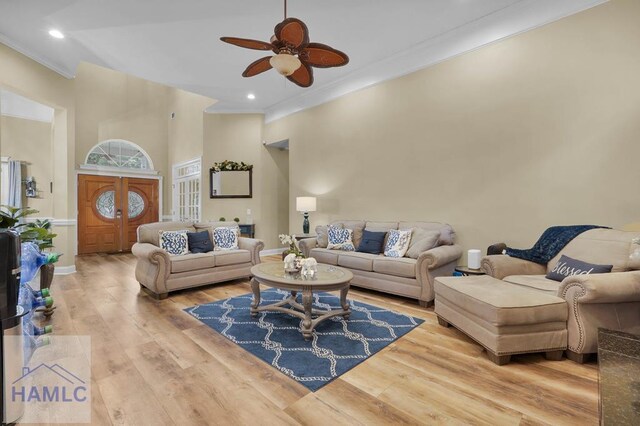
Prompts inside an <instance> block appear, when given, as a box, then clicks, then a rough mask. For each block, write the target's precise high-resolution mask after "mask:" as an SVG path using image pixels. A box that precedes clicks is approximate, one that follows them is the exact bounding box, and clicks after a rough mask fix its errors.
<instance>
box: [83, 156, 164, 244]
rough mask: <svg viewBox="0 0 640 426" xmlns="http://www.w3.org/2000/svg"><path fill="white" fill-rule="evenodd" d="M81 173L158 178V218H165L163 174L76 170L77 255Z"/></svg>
mask: <svg viewBox="0 0 640 426" xmlns="http://www.w3.org/2000/svg"><path fill="white" fill-rule="evenodd" d="M79 175H94V176H113V177H120V178H123V177H134V178H142V179H156V180H158V220H159V221H161V222H162V220H163V219H164V217H163V215H162V212H163V205H162V204H163V198H164V197H163V193H164V179H163V178H162V176H160V175H158V174H152V173H148V172H147V173H136V172H129V171H121V172H116V171H112V170H99V169H97V170H93V169H86V170H82V169H80V170H76V173H75V179H74V180H75V182H74V184H73V189H74V199H73V203H74V204H75V208H76V226H74V233H75V242H76V244H75V246H74V249H75V250H74V253H73V254H74V256H76V255H77V254H78V251H79V250H78V249H79V246H80V243H79V241H78V225H77V224H78V215H79V211H78V176H79Z"/></svg>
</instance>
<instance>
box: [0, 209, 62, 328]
mask: <svg viewBox="0 0 640 426" xmlns="http://www.w3.org/2000/svg"><path fill="white" fill-rule="evenodd" d="M36 213H38V210H35V209H30V208H19V207H12V206H2V208H0V228H9V229H13V230H15V231H16V232H17V233H18V234H19V235H20V241H21V242H23V243H25V242H33V243H35V244H37V245H38V248H40V250H45V249H51V248H53V239H54V238H55V237H56V236H57V234H54V233H52V232H51V222H50V221H49V220H48V219H42V220H41V219H36V220H35V221H33V222H29V223H20V221H21V219H23V218H26V217H27V216H29V215H32V214H36ZM59 256H60V255H59V254H58V253H53V252H49V253H48V254H47V257H48V260H49V262H48V263H47V264H46V265H43V266H42V267H41V268H40V289H41V290H42V289H44V288H50V287H51V282H52V281H53V274H54V272H55V265H54V263H55V262H57V261H58V257H59ZM52 313H53V309H52V308H47V310H46V311H45V315H46V316H50V315H51V314H52Z"/></svg>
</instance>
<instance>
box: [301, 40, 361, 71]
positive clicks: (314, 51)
mask: <svg viewBox="0 0 640 426" xmlns="http://www.w3.org/2000/svg"><path fill="white" fill-rule="evenodd" d="M298 56H299V57H300V60H303V61H305V62H306V63H308V64H309V65H311V66H312V67H316V68H331V67H341V66H343V65H347V64H348V63H349V57H348V56H347V55H346V54H345V53H343V52H341V51H339V50H336V49H334V48H333V47H330V46H327V45H326V44H322V43H309V44H308V45H307V46H306V47H305V48H303V49H302V50H301V51H300V54H299V55H298Z"/></svg>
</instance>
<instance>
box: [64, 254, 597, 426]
mask: <svg viewBox="0 0 640 426" xmlns="http://www.w3.org/2000/svg"><path fill="white" fill-rule="evenodd" d="M271 259H273V258H271ZM268 260H269V259H268ZM134 264H135V259H134V257H133V256H132V255H110V256H98V255H94V256H85V257H80V258H78V261H77V266H78V272H77V273H76V274H73V275H69V276H64V277H62V276H57V277H56V278H55V280H54V284H53V287H52V292H53V296H54V298H55V301H56V305H57V306H58V309H57V310H56V312H55V314H54V315H53V317H52V320H51V323H52V324H53V325H54V327H55V333H56V334H87V335H91V336H92V342H93V345H92V346H93V349H92V363H93V367H92V371H93V379H92V384H93V387H92V391H93V417H92V418H93V423H94V424H128V425H162V424H176V425H189V424H194V425H203V424H264V425H271V424H349V425H356V424H366V425H373V424H393V425H395V424H491V425H502V424H505V425H518V424H520V425H540V424H550V425H560V424H572V425H587V424H597V416H598V390H597V366H596V364H595V363H592V364H587V365H579V364H575V363H573V362H571V361H568V360H563V361H555V362H554V361H546V360H545V359H544V358H543V357H542V356H540V355H528V356H520V357H514V360H513V361H512V362H511V364H509V365H507V366H503V367H499V366H496V365H494V364H492V363H491V362H489V361H488V360H487V357H486V354H485V353H484V352H483V351H482V349H481V348H480V347H479V346H478V345H477V344H475V343H474V342H473V341H471V340H470V339H469V338H467V337H465V336H464V335H463V334H462V333H460V332H458V331H457V330H455V329H454V328H444V327H441V326H439V325H438V324H437V320H436V316H435V315H434V313H433V310H432V309H423V308H421V307H419V306H418V304H417V303H415V302H413V301H411V300H407V299H403V298H396V297H391V296H387V295H383V294H380V293H375V292H366V291H358V290H353V291H352V292H350V296H351V297H352V298H354V299H357V300H361V301H364V302H367V303H371V304H374V305H378V306H382V307H385V308H388V309H393V310H396V311H400V312H405V313H408V314H411V315H414V316H417V317H420V318H423V319H424V320H425V322H424V324H422V325H421V326H420V327H418V328H417V329H415V330H413V331H412V332H411V333H409V334H408V335H406V336H404V337H402V338H401V339H399V340H398V341H396V342H395V343H393V344H391V345H389V346H388V347H387V348H385V349H383V350H382V351H381V352H379V353H378V354H376V355H374V356H372V357H371V358H369V359H368V360H367V361H365V362H364V363H362V364H360V365H359V366H357V367H355V368H354V369H352V370H351V371H349V372H347V373H346V374H344V375H342V376H341V377H340V378H339V379H337V380H335V381H333V382H332V383H330V384H329V385H327V386H325V387H324V388H322V389H320V390H319V391H317V392H315V393H312V392H310V391H308V390H307V389H306V388H305V387H304V386H302V385H300V384H298V383H297V382H295V381H294V380H291V379H289V378H287V377H286V376H284V375H283V374H281V373H280V372H278V371H277V370H275V369H274V368H272V367H271V366H269V365H267V364H265V363H264V362H262V361H261V360H259V359H257V358H255V357H253V356H252V355H251V354H249V353H248V352H246V351H245V350H243V349H242V348H240V347H238V346H236V345H235V344H233V343H231V342H230V341H228V340H227V339H225V338H224V337H222V336H221V335H219V334H218V333H216V332H215V331H213V330H211V329H210V328H209V327H207V326H205V325H203V324H202V323H201V322H199V321H198V320H196V319H194V318H193V317H191V316H190V315H188V314H186V313H184V312H182V309H183V308H185V307H189V306H193V305H195V304H198V303H200V304H201V303H206V302H211V301H214V300H218V299H222V298H227V297H230V296H235V295H239V294H243V293H248V292H250V287H249V284H248V282H247V281H246V280H244V281H234V282H230V283H227V284H222V285H213V286H209V287H204V288H200V289H195V290H191V291H183V292H180V293H175V294H173V295H171V296H170V297H169V298H168V299H166V300H163V301H155V300H154V299H152V298H151V297H149V296H148V295H146V294H145V293H144V292H142V291H141V290H140V288H139V285H138V283H137V282H136V281H135V278H134V274H133V268H134Z"/></svg>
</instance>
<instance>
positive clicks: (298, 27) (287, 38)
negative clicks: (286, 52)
mask: <svg viewBox="0 0 640 426" xmlns="http://www.w3.org/2000/svg"><path fill="white" fill-rule="evenodd" d="M274 34H275V36H276V38H277V39H278V40H279V41H280V42H281V43H284V44H287V45H289V46H291V47H293V48H294V49H298V48H299V47H301V46H305V45H306V44H307V43H309V29H308V28H307V26H306V25H305V23H304V22H302V21H301V20H299V19H297V18H287V19H285V20H284V21H282V22H280V23H279V24H278V25H276V28H275V29H274Z"/></svg>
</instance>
